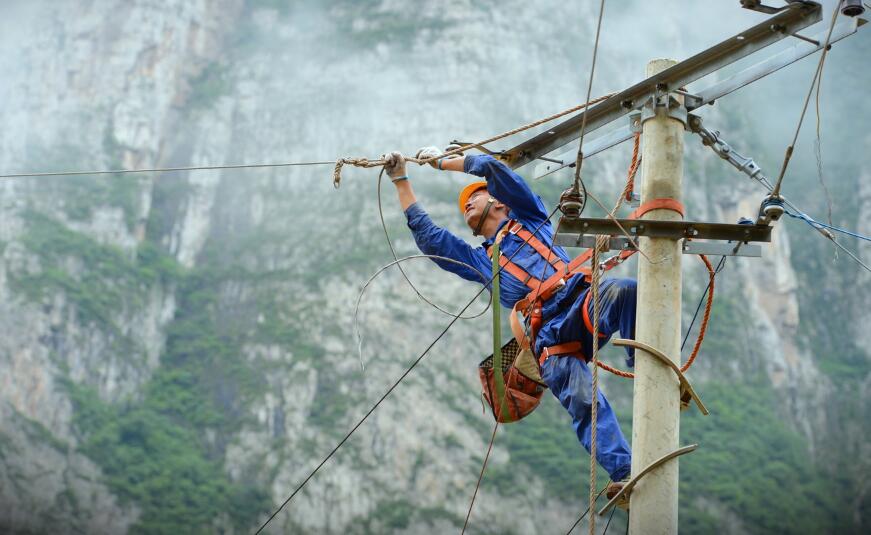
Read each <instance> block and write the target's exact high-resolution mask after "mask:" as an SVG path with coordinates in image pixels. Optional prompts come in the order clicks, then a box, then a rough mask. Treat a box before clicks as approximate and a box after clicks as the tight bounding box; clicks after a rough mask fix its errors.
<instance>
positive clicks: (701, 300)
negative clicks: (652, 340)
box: [680, 256, 727, 351]
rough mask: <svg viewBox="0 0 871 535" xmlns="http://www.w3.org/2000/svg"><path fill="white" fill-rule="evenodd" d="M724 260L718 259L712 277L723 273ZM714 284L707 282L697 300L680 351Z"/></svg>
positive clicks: (724, 258) (710, 281)
mask: <svg viewBox="0 0 871 535" xmlns="http://www.w3.org/2000/svg"><path fill="white" fill-rule="evenodd" d="M726 258H727V257H725V256H723V257H722V258H720V262H719V263H718V264H717V267H716V268H715V269H714V277H716V276H717V274H718V273H720V272H721V271H723V268H724V267H725V266H726ZM713 283H714V281H713V280H709V281H708V285H707V286H705V291H704V292H702V296H701V297H700V298H699V303H698V304H697V305H696V311H695V312H694V313H693V319H692V320H691V321H690V326H689V327H687V332H686V334H685V335H684V337H683V342H681V344H680V350H681V351H683V348H684V346H685V345H687V340H689V338H690V332H691V331H692V330H693V325H695V324H696V318H698V316H699V311H700V310H701V309H702V303H704V302H705V298H706V297H707V296H708V292H710V291H711V285H712V284H713Z"/></svg>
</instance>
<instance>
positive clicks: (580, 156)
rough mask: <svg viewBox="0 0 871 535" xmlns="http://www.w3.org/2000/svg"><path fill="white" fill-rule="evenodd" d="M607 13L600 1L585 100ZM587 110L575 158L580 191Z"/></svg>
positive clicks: (576, 187) (575, 186) (582, 122)
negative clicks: (603, 21)
mask: <svg viewBox="0 0 871 535" xmlns="http://www.w3.org/2000/svg"><path fill="white" fill-rule="evenodd" d="M604 13H605V0H602V1H601V2H600V3H599V20H598V22H597V23H596V40H595V42H594V43H593V61H592V64H591V65H590V79H589V81H588V83H587V99H586V100H585V102H589V101H590V94H591V93H592V90H593V74H595V73H596V56H597V55H598V53H599V34H600V32H601V29H602V15H603V14H604ZM587 111H589V110H584V116H583V117H582V118H581V135H580V136H579V138H580V139H579V140H578V155H577V157H576V159H575V179H574V186H573V187H574V190H575V191H578V190H579V189H580V180H581V166H582V165H583V164H584V152H583V149H584V132H585V131H586V129H587Z"/></svg>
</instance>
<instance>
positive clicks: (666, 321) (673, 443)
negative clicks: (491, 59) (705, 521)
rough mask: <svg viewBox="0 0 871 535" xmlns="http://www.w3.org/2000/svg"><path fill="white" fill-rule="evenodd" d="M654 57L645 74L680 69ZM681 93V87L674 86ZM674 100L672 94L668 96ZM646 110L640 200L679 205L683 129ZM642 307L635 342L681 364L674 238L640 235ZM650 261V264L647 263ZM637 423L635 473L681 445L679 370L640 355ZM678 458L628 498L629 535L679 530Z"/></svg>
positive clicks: (662, 215) (661, 213) (664, 214)
mask: <svg viewBox="0 0 871 535" xmlns="http://www.w3.org/2000/svg"><path fill="white" fill-rule="evenodd" d="M675 63H676V62H675V61H673V60H665V59H659V60H653V61H651V62H650V63H648V64H647V76H652V75H654V74H656V73H658V72H660V71H663V70H665V69H666V68H668V67H670V66H672V65H674V64H675ZM669 89H677V88H669ZM664 98H665V101H666V102H667V101H668V97H667V96H666V97H664ZM654 109H655V110H656V111H655V114H654V115H653V116H650V114H649V113H645V114H644V116H643V117H645V118H646V119H643V124H642V134H641V141H642V147H643V152H642V158H643V159H642V167H641V170H642V181H643V182H642V186H641V203H642V204H644V203H646V202H649V201H652V200H653V199H661V198H671V199H675V200H678V201H680V200H681V181H682V178H683V149H684V140H683V135H684V124H683V123H682V122H681V121H680V120H678V119H675V118H673V117H671V116H669V109H668V106H664V107H655V108H654ZM643 219H660V220H680V219H681V216H680V215H679V214H677V213H676V212H673V211H671V210H666V209H657V210H652V211H651V212H648V213H647V214H645V215H644V217H643ZM638 246H639V250H640V251H641V252H643V253H644V255H646V257H644V256H642V257H641V258H639V260H638V306H637V311H638V312H637V320H636V328H635V339H636V340H638V341H639V342H644V343H646V344H649V345H651V346H653V347H655V348H657V349H659V350H660V351H662V352H663V353H665V354H666V355H668V357H669V358H671V359H672V360H675V359H677V361H678V364H680V327H681V325H680V324H681V267H680V266H681V248H680V242H679V241H678V240H676V239H671V238H640V239H639V244H638ZM648 259H649V260H648ZM634 389H635V390H634V396H633V404H632V410H633V419H632V474H633V475H635V474H637V473H638V472H639V471H640V470H642V469H643V468H644V467H645V466H647V465H649V464H650V463H652V462H653V461H655V460H656V459H658V458H660V457H662V456H663V455H665V454H667V453H669V452H672V451H674V450H676V449H677V448H678V440H679V438H680V399H679V398H680V395H679V391H680V390H679V388H678V379H677V377H676V376H675V374H674V372H673V371H672V370H670V369H669V368H667V367H666V366H664V365H662V364H661V363H659V362H657V361H656V360H655V359H653V358H651V357H649V356H647V355H643V354H641V351H637V354H636V357H635V381H634ZM677 499H678V462H677V459H674V460H671V461H669V462H667V463H665V464H664V465H663V466H661V467H659V468H657V469H655V470H654V471H653V472H651V473H650V474H649V475H648V476H646V477H645V478H644V479H643V480H641V481H640V482H639V483H638V486H636V487H635V489H634V491H633V492H632V494H631V496H630V510H631V514H630V515H629V532H630V533H632V534H634V535H641V534H645V535H648V534H651V535H657V534H663V535H665V534H675V533H677Z"/></svg>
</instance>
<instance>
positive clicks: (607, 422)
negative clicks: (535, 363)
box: [541, 279, 636, 481]
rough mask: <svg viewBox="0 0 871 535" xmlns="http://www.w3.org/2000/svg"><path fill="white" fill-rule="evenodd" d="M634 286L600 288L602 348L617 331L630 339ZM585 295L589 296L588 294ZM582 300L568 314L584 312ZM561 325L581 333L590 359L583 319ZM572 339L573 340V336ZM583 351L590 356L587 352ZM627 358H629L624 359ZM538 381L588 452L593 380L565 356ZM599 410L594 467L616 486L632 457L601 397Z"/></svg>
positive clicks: (549, 363)
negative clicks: (561, 409) (565, 413)
mask: <svg viewBox="0 0 871 535" xmlns="http://www.w3.org/2000/svg"><path fill="white" fill-rule="evenodd" d="M635 290H636V286H635V281H634V280H631V279H606V280H604V281H602V282H601V283H600V285H599V299H600V302H601V306H600V311H601V312H600V318H599V331H600V333H602V334H604V335H605V337H604V338H603V339H602V340H600V342H599V345H600V346H601V345H604V344H605V343H607V340H608V339H609V338H610V337H611V335H612V334H613V333H615V332H617V331H619V332H620V335H621V336H623V337H626V338H633V337H634V336H635ZM587 291H589V290H587ZM584 297H585V295H583V294H582V295H581V296H580V298H579V299H578V304H577V306H572V307H571V309H570V310H569V311H567V314H568V315H569V316H571V315H574V316H579V314H581V313H582V312H583V311H582V309H581V303H583V298H584ZM592 306H593V304H592V299H591V300H590V303H589V310H588V311H589V314H590V318H592V317H593V311H592ZM566 320H568V321H565V323H566V324H572V325H575V326H576V328H577V329H579V330H580V331H582V332H581V342H582V345H583V347H584V354H585V355H592V353H591V350H592V347H593V346H592V344H593V339H592V334H591V333H590V332H588V331H587V329H586V328H585V327H584V324H583V318H582V317H577V318H566ZM576 336H577V335H576ZM588 350H589V351H590V352H588ZM629 358H630V359H631V358H632V353H631V352H630V353H629ZM541 377H542V379H543V380H544V382H545V383H547V385H548V387H549V388H550V391H551V392H553V395H554V396H556V398H557V399H558V400H559V402H560V403H561V404H562V406H563V407H565V408H566V410H567V411H568V412H569V414H570V415H571V417H572V425H573V426H574V428H575V433H576V434H577V436H578V440H579V441H580V442H581V444H583V446H584V448H586V450H587V451H588V452H589V451H590V444H591V437H590V431H591V425H590V424H591V419H590V412H591V411H590V409H591V407H592V399H593V396H592V374H591V373H590V368H589V366H588V365H587V363H586V362H585V361H584V360H582V359H579V358H575V357H570V356H551V357H549V358H548V359H547V360H546V361H544V364H543V365H542V367H541ZM598 400H599V405H598V414H597V415H596V419H597V425H596V432H597V440H596V461H597V462H598V463H599V465H601V466H602V468H604V469H605V470H606V471H607V472H608V474H609V475H610V476H611V479H612V480H613V481H620V480H621V479H624V478H625V477H628V476H629V472H630V469H631V465H632V452H631V450H630V448H629V444H628V443H627V442H626V438H625V437H624V436H623V432H622V431H621V430H620V424H619V423H618V422H617V417H616V415H615V414H614V411H613V410H612V409H611V405H610V404H609V403H608V400H607V399H605V396H604V395H603V394H602V391H601V390H600V391H599V395H598Z"/></svg>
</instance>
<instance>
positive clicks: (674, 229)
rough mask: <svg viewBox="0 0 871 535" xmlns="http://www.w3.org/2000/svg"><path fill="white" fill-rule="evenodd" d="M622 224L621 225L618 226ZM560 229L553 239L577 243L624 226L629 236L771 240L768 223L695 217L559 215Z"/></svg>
mask: <svg viewBox="0 0 871 535" xmlns="http://www.w3.org/2000/svg"><path fill="white" fill-rule="evenodd" d="M621 227H622V228H621ZM559 229H560V232H559V233H558V234H557V235H556V236H555V237H554V243H556V244H557V245H565V246H568V247H577V245H575V244H576V243H579V242H580V238H579V236H581V235H585V234H605V235H609V236H624V229H625V232H627V233H628V234H629V235H630V236H632V238H633V239H634V238H637V237H639V236H646V237H648V238H671V239H673V240H680V239H683V238H691V239H693V240H696V239H699V240H724V241H731V242H770V241H771V230H772V229H771V227H770V226H768V225H732V224H727V223H702V222H698V221H661V220H655V219H616V220H615V219H610V218H583V217H582V218H578V219H571V220H569V219H565V218H563V219H561V220H560V223H559Z"/></svg>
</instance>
